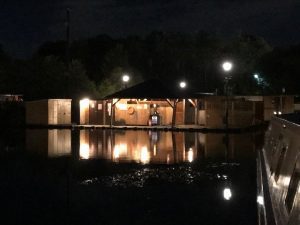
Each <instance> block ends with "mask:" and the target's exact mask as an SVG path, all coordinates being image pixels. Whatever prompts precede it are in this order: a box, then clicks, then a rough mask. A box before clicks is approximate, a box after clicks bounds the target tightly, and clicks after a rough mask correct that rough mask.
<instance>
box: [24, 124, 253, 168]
mask: <svg viewBox="0 0 300 225" xmlns="http://www.w3.org/2000/svg"><path fill="white" fill-rule="evenodd" d="M72 132H73V133H72ZM255 139H256V136H255V134H251V133H247V134H230V135H228V136H226V135H224V134H216V133H188V132H159V131H132V130H126V131H115V132H112V131H111V130H80V131H70V130H35V129H30V130H27V131H26V148H27V150H28V151H30V152H34V153H39V154H43V155H46V156H48V157H50V158H51V157H60V156H65V155H71V154H73V155H74V154H75V155H78V160H88V159H106V160H108V161H112V162H119V163H121V162H133V163H139V164H174V163H185V162H187V163H192V162H193V161H195V160H201V159H206V158H210V159H224V160H232V159H239V158H245V159H246V158H253V157H255V150H256V148H257V144H256V141H255Z"/></svg>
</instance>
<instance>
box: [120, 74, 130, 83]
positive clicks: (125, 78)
mask: <svg viewBox="0 0 300 225" xmlns="http://www.w3.org/2000/svg"><path fill="white" fill-rule="evenodd" d="M122 80H123V82H128V81H129V80H130V77H129V76H128V75H127V74H125V75H124V76H123V77H122Z"/></svg>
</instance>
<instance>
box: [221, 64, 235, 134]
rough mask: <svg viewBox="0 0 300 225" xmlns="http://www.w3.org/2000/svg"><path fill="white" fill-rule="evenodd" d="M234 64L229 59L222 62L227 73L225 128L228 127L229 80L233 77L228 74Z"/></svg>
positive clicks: (225, 85)
mask: <svg viewBox="0 0 300 225" xmlns="http://www.w3.org/2000/svg"><path fill="white" fill-rule="evenodd" d="M232 67H233V64H232V63H231V62H229V61H225V62H223V64H222V68H223V70H224V72H225V73H226V76H225V84H224V92H225V95H226V103H225V128H226V129H228V95H229V93H228V92H229V91H228V82H229V80H230V79H231V76H229V75H228V73H229V72H230V71H231V70H232Z"/></svg>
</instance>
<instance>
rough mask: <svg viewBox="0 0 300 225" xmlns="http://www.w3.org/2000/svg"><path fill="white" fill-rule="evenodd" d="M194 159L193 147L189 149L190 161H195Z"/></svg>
mask: <svg viewBox="0 0 300 225" xmlns="http://www.w3.org/2000/svg"><path fill="white" fill-rule="evenodd" d="M193 160H194V152H193V149H192V148H189V151H188V161H189V162H193Z"/></svg>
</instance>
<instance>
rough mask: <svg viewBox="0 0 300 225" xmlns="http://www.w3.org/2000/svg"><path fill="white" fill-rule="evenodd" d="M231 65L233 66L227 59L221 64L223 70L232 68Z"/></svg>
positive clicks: (227, 70)
mask: <svg viewBox="0 0 300 225" xmlns="http://www.w3.org/2000/svg"><path fill="white" fill-rule="evenodd" d="M232 66H233V65H232V63H231V62H229V61H226V62H224V63H223V64H222V67H223V70H224V71H225V72H229V71H230V70H231V69H232Z"/></svg>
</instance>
